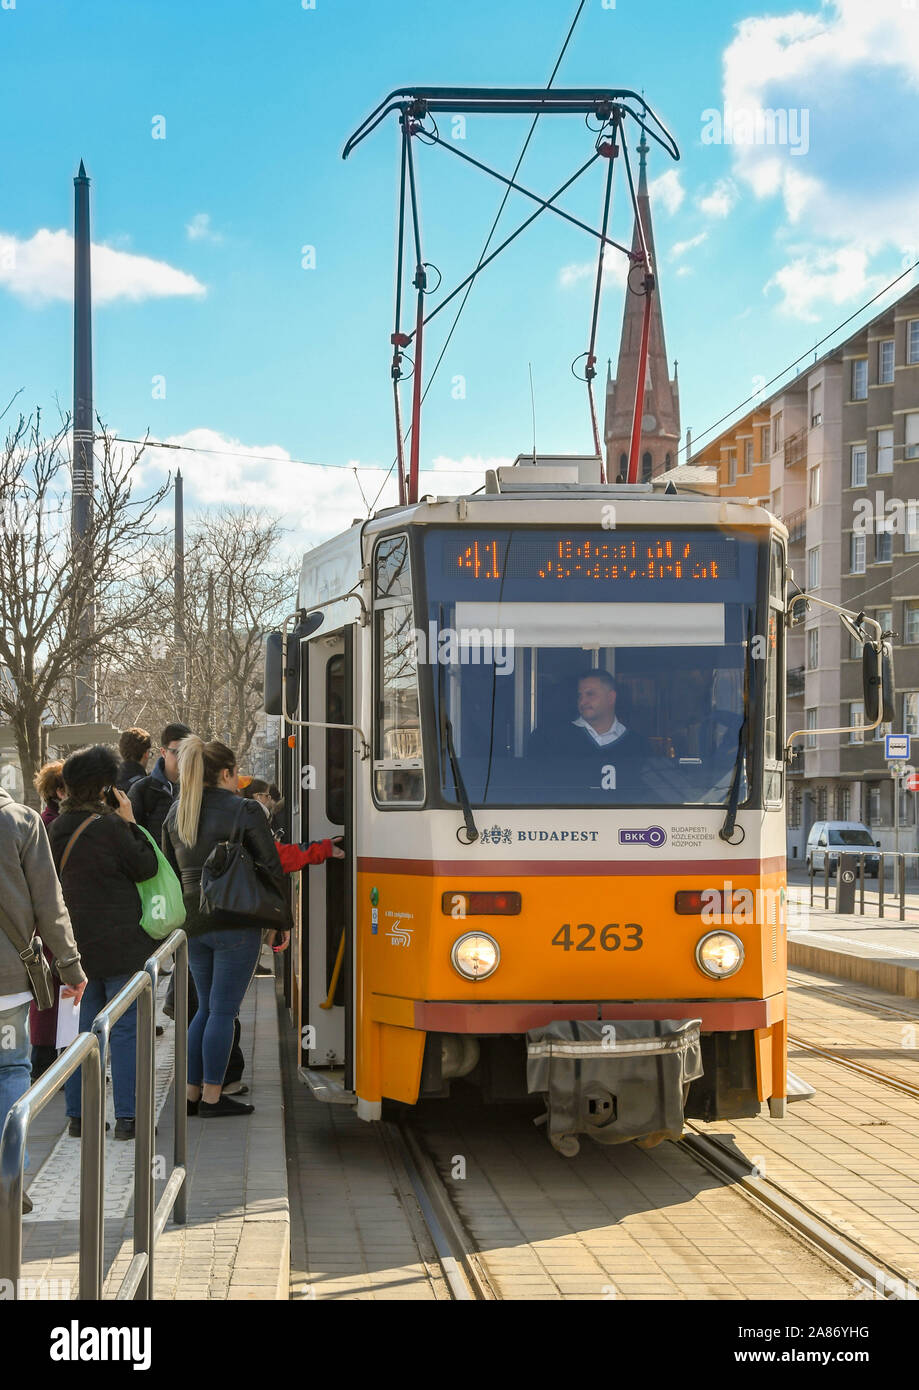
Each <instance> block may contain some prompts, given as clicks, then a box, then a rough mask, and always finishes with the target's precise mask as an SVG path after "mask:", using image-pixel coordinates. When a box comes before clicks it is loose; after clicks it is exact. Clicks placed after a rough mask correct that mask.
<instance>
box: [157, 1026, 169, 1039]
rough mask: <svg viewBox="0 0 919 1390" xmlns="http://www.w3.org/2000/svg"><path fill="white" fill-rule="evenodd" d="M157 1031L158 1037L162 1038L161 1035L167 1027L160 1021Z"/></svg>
mask: <svg viewBox="0 0 919 1390" xmlns="http://www.w3.org/2000/svg"><path fill="white" fill-rule="evenodd" d="M155 1031H156V1036H157V1037H158V1038H161V1037H162V1036H163V1034H164V1033H165V1031H166V1029H165V1028H164V1027H163V1026H162V1024H160V1023H158V1024H157V1025H156V1030H155Z"/></svg>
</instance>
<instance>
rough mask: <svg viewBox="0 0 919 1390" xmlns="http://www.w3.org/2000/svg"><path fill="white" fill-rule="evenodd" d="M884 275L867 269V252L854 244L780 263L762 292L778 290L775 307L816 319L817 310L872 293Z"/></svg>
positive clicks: (799, 315)
mask: <svg viewBox="0 0 919 1390" xmlns="http://www.w3.org/2000/svg"><path fill="white" fill-rule="evenodd" d="M886 279H887V277H886V276H883V275H872V274H869V272H868V255H867V253H866V252H865V251H862V250H859V249H858V248H857V247H854V246H848V247H841V248H840V249H838V250H835V251H816V252H810V253H805V254H803V255H801V256H798V257H797V258H796V259H795V260H793V261H790V262H789V263H788V264H787V265H784V266H782V268H781V270H778V271H776V273H775V275H773V276H772V278H771V279H770V280H769V281H768V282H767V283H766V285H765V287H764V293H768V291H769V290H771V289H777V290H778V291H779V292H780V293H781V296H782V297H781V299H780V301H779V308H780V309H781V310H782V312H783V313H786V314H790V315H791V316H793V317H794V318H799V319H804V320H805V322H808V323H816V322H818V320H819V319H820V317H821V313H820V312H818V310H823V309H825V308H826V307H827V306H829V305H840V304H846V303H848V302H849V300H851V299H854V298H855V297H856V296H860V297H862V298H864V297H866V296H870V295H872V294H876V293H877V291H878V290H879V289H880V288H881V286H882V285H883V284H884V283H885V281H886Z"/></svg>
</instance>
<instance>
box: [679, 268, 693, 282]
mask: <svg viewBox="0 0 919 1390" xmlns="http://www.w3.org/2000/svg"><path fill="white" fill-rule="evenodd" d="M676 273H677V275H678V276H679V277H680V279H682V278H683V276H684V275H692V273H693V271H692V267H691V266H688V265H678V266H677V268H676Z"/></svg>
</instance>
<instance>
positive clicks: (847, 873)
mask: <svg viewBox="0 0 919 1390" xmlns="http://www.w3.org/2000/svg"><path fill="white" fill-rule="evenodd" d="M836 911H837V912H838V913H840V914H842V915H843V916H846V917H850V916H851V915H852V913H853V912H854V911H855V857H854V855H851V854H841V855H840V856H839V859H838V860H837V863H836Z"/></svg>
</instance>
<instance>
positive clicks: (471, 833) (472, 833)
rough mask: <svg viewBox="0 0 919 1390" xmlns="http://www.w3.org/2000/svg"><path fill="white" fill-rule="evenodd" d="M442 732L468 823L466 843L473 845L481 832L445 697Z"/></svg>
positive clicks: (441, 707) (454, 782) (443, 746)
mask: <svg viewBox="0 0 919 1390" xmlns="http://www.w3.org/2000/svg"><path fill="white" fill-rule="evenodd" d="M440 734H441V747H442V748H446V750H447V757H448V758H449V759H450V770H451V772H452V773H453V785H454V787H455V788H456V795H457V796H458V797H459V803H460V805H461V806H462V808H463V820H464V821H465V823H466V834H467V836H468V837H469V838H468V839H467V841H466V843H467V844H470V845H471V844H472V843H473V841H474V840H477V839H478V838H479V832H478V828H477V826H476V823H475V818H474V816H473V814H472V806H471V805H470V802H469V797H468V796H467V794H466V784H465V782H464V781H463V774H462V773H461V772H460V765H459V759H458V758H457V756H456V748H455V747H454V746H453V724H452V723H451V721H450V716H449V714H447V711H446V709H445V708H444V704H443V699H441V705H440Z"/></svg>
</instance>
